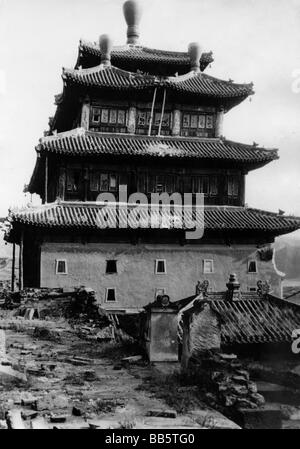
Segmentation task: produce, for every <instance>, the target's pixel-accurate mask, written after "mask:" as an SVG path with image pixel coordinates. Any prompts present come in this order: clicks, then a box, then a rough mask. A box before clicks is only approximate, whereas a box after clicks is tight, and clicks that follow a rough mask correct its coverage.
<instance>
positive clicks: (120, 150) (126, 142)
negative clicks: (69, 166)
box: [37, 128, 278, 167]
mask: <svg viewBox="0 0 300 449" xmlns="http://www.w3.org/2000/svg"><path fill="white" fill-rule="evenodd" d="M37 151H38V152H49V153H57V154H65V155H74V156H87V155H107V154H108V155H112V156H115V155H118V156H141V157H149V158H172V159H206V160H214V161H215V160H219V161H223V160H227V161H234V162H238V163H247V164H253V165H254V166H255V167H257V166H258V165H259V166H261V165H264V164H267V163H268V162H271V161H273V160H274V159H278V154H277V150H276V149H269V150H268V149H265V148H261V147H257V146H255V145H246V144H242V143H238V142H232V141H230V140H225V139H223V138H222V139H220V138H199V137H173V136H146V135H145V136H144V135H143V136H141V135H136V134H110V133H100V132H92V131H86V130H85V129H84V128H76V129H73V130H71V131H66V132H62V133H59V134H56V135H53V136H47V137H44V138H42V139H41V140H40V144H39V145H38V147H37Z"/></svg>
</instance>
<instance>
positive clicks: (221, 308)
mask: <svg viewBox="0 0 300 449" xmlns="http://www.w3.org/2000/svg"><path fill="white" fill-rule="evenodd" d="M225 298H226V292H221V293H215V292H212V293H207V297H206V298H205V299H204V300H203V301H204V302H207V303H208V304H209V305H210V307H211V309H212V310H213V311H214V312H216V314H217V315H218V316H219V318H220V326H221V342H222V344H223V345H232V344H249V343H250V344H251V343H280V342H290V341H292V331H293V330H294V329H299V328H300V307H299V306H295V305H293V304H289V303H287V302H286V301H284V300H281V299H279V298H276V297H274V296H271V295H265V296H262V297H260V296H259V295H258V294H257V293H256V292H242V293H241V299H240V300H232V301H230V300H226V299H225ZM199 304H200V303H199ZM197 308H198V306H197V305H194V306H193V307H192V308H191V309H189V310H187V312H185V313H188V314H192V313H193V310H196V309H197Z"/></svg>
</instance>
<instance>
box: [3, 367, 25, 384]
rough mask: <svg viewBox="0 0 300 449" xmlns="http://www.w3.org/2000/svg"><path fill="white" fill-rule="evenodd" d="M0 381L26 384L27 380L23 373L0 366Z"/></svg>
mask: <svg viewBox="0 0 300 449" xmlns="http://www.w3.org/2000/svg"><path fill="white" fill-rule="evenodd" d="M0 379H2V380H4V381H5V380H9V379H11V380H12V379H14V380H19V381H21V382H26V381H27V378H26V375H25V374H24V373H20V372H19V371H16V370H14V369H13V368H12V367H11V366H3V365H0Z"/></svg>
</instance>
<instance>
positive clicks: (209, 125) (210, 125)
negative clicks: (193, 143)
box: [206, 115, 213, 129]
mask: <svg viewBox="0 0 300 449" xmlns="http://www.w3.org/2000/svg"><path fill="white" fill-rule="evenodd" d="M206 128H207V129H212V128H213V117H212V115H207V116H206Z"/></svg>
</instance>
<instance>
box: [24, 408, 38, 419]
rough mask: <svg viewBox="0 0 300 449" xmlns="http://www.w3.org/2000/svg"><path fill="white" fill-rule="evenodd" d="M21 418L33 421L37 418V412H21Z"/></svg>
mask: <svg viewBox="0 0 300 449" xmlns="http://www.w3.org/2000/svg"><path fill="white" fill-rule="evenodd" d="M21 416H22V418H23V419H25V420H27V419H34V418H36V417H37V416H38V412H35V411H34V410H22V412H21Z"/></svg>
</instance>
